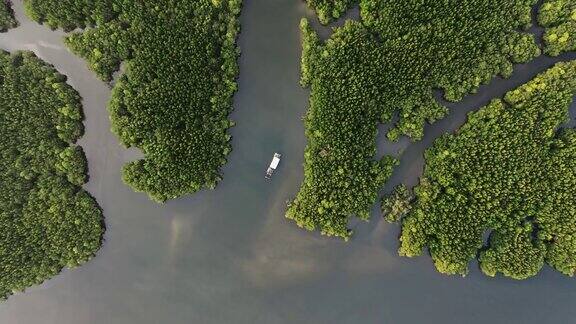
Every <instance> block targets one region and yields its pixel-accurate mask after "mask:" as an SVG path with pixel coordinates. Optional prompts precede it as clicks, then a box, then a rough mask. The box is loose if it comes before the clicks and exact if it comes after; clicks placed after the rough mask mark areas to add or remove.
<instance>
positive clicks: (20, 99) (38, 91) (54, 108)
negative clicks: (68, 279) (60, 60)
mask: <svg viewBox="0 0 576 324" xmlns="http://www.w3.org/2000/svg"><path fill="white" fill-rule="evenodd" d="M0 67H1V68H0V79H1V80H2V82H1V83H0V112H1V113H0V138H2V141H0V183H1V184H2V185H1V186H0V233H1V234H0V298H6V297H8V296H9V295H10V294H12V293H14V292H17V291H22V290H24V289H25V288H26V287H29V286H32V285H35V284H39V283H41V282H42V281H44V280H46V279H48V278H50V277H52V276H54V275H56V274H57V273H58V272H60V270H61V269H62V268H63V267H76V266H78V265H81V264H82V263H84V262H86V261H87V260H89V259H90V258H92V257H93V256H94V254H95V253H96V251H97V250H98V249H99V248H100V245H101V242H102V235H103V232H104V225H103V217H102V212H101V210H100V208H99V206H98V204H97V203H96V201H95V200H94V199H93V198H92V197H91V196H90V195H89V194H88V193H87V192H86V191H84V190H83V189H82V187H81V186H82V185H83V184H84V183H85V182H86V180H87V167H86V157H85V156H84V152H83V151H82V148H81V147H80V146H75V145H73V143H74V142H75V141H76V140H77V139H78V138H79V137H80V136H81V135H82V134H83V130H84V129H83V124H82V106H81V104H80V97H79V95H78V93H77V92H76V91H75V90H74V89H72V87H70V86H69V85H68V84H66V82H65V81H66V78H65V77H64V76H63V75H61V74H59V73H58V72H57V71H56V70H55V69H54V68H52V67H51V66H49V65H47V64H45V63H44V62H42V61H41V60H40V59H38V58H36V56H34V54H32V53H30V52H20V53H15V54H12V55H10V54H9V53H6V52H4V51H1V52H0Z"/></svg>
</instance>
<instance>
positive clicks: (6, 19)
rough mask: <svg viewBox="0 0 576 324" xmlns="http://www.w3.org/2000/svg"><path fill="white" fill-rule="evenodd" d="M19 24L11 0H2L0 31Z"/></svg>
mask: <svg viewBox="0 0 576 324" xmlns="http://www.w3.org/2000/svg"><path fill="white" fill-rule="evenodd" d="M16 26H18V22H17V21H16V18H14V12H13V11H12V6H11V4H10V1H9V0H0V32H5V31H7V30H8V29H10V28H14V27H16Z"/></svg>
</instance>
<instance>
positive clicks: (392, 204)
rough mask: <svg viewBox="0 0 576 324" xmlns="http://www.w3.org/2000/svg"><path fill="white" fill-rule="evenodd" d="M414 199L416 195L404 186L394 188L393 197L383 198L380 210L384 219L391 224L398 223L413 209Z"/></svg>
mask: <svg viewBox="0 0 576 324" xmlns="http://www.w3.org/2000/svg"><path fill="white" fill-rule="evenodd" d="M413 199H414V195H413V194H412V193H411V192H410V190H408V188H406V186H405V185H404V184H401V185H399V186H397V187H396V188H394V191H393V192H392V194H391V195H389V196H384V197H383V198H382V206H381V208H380V209H381V211H382V215H383V216H384V219H386V220H387V221H388V222H391V223H394V222H398V221H399V220H400V219H402V217H404V216H405V215H406V214H408V212H409V211H410V209H411V208H412V205H411V202H412V200H413Z"/></svg>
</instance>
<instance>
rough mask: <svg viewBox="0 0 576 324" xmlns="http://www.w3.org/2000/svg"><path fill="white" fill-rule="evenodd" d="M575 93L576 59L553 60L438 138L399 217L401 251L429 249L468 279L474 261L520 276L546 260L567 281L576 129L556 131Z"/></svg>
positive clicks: (573, 226)
mask: <svg viewBox="0 0 576 324" xmlns="http://www.w3.org/2000/svg"><path fill="white" fill-rule="evenodd" d="M575 94H576V62H575V61H572V62H569V63H559V64H557V65H556V66H554V67H553V68H551V69H549V70H547V71H546V72H544V73H542V74H540V75H538V76H537V77H536V78H534V79H533V80H532V81H530V82H528V83H527V84H525V85H523V86H521V87H519V88H518V89H516V90H513V91H510V92H508V93H507V94H506V96H505V97H504V100H500V99H496V100H493V101H492V102H491V103H490V104H489V105H487V106H486V107H483V108H481V109H480V110H479V111H478V112H474V113H471V114H469V116H468V121H467V122H466V123H465V124H464V125H463V126H462V127H461V128H460V129H459V130H458V131H457V132H456V133H454V134H447V135H444V136H443V137H441V138H439V139H437V140H436V141H435V142H434V145H433V146H432V147H431V148H430V149H428V150H427V151H426V154H425V158H426V166H425V170H424V175H423V176H422V178H421V180H420V184H419V185H418V186H417V187H416V188H415V190H414V191H415V196H416V200H415V202H414V203H413V204H412V207H411V208H410V209H409V212H408V215H407V216H406V217H405V218H404V219H403V222H402V235H401V246H400V250H399V253H400V254H401V255H404V256H409V257H412V256H418V255H421V254H422V251H423V249H424V247H428V249H429V251H430V254H431V256H432V259H433V260H434V264H435V265H436V268H437V269H438V271H440V272H442V273H446V274H462V275H464V274H466V273H467V271H468V263H469V262H470V261H471V260H473V259H475V258H477V257H478V259H479V262H480V266H481V269H482V271H483V272H484V273H486V274H487V275H489V276H494V275H495V274H496V273H499V272H500V273H503V274H504V275H505V276H508V277H512V278H516V279H524V278H527V277H530V276H533V275H535V274H536V273H537V272H538V271H539V270H540V269H541V268H542V266H543V264H544V262H546V263H548V264H549V265H551V266H552V267H554V268H556V269H557V270H558V271H560V272H562V273H564V274H567V275H570V276H571V275H573V274H574V271H575V270H576V200H575V199H574V197H576V164H575V162H574V161H576V131H575V130H574V129H561V128H560V126H561V125H562V124H563V123H564V122H566V121H567V120H568V118H569V116H568V109H569V107H570V104H571V103H572V100H573V97H574V95H575ZM397 197H399V201H398V202H396V203H393V204H391V205H395V206H405V205H404V204H405V202H406V197H407V196H405V195H397ZM388 204H389V205H390V203H388ZM401 209H403V210H405V208H401ZM391 218H395V217H394V216H391ZM488 232H489V233H490V238H489V242H487V243H486V244H485V242H484V241H483V235H484V234H485V233H488Z"/></svg>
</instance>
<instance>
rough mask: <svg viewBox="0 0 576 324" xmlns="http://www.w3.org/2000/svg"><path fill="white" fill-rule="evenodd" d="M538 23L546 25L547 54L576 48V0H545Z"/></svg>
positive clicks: (545, 49) (545, 41)
mask: <svg viewBox="0 0 576 324" xmlns="http://www.w3.org/2000/svg"><path fill="white" fill-rule="evenodd" d="M538 23H539V24H540V25H542V26H544V27H546V30H545V32H544V43H545V48H544V52H545V53H546V54H549V55H553V56H556V55H559V54H560V53H562V52H566V51H573V50H575V49H576V1H574V0H545V1H544V3H543V4H542V7H540V12H539V14H538Z"/></svg>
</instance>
